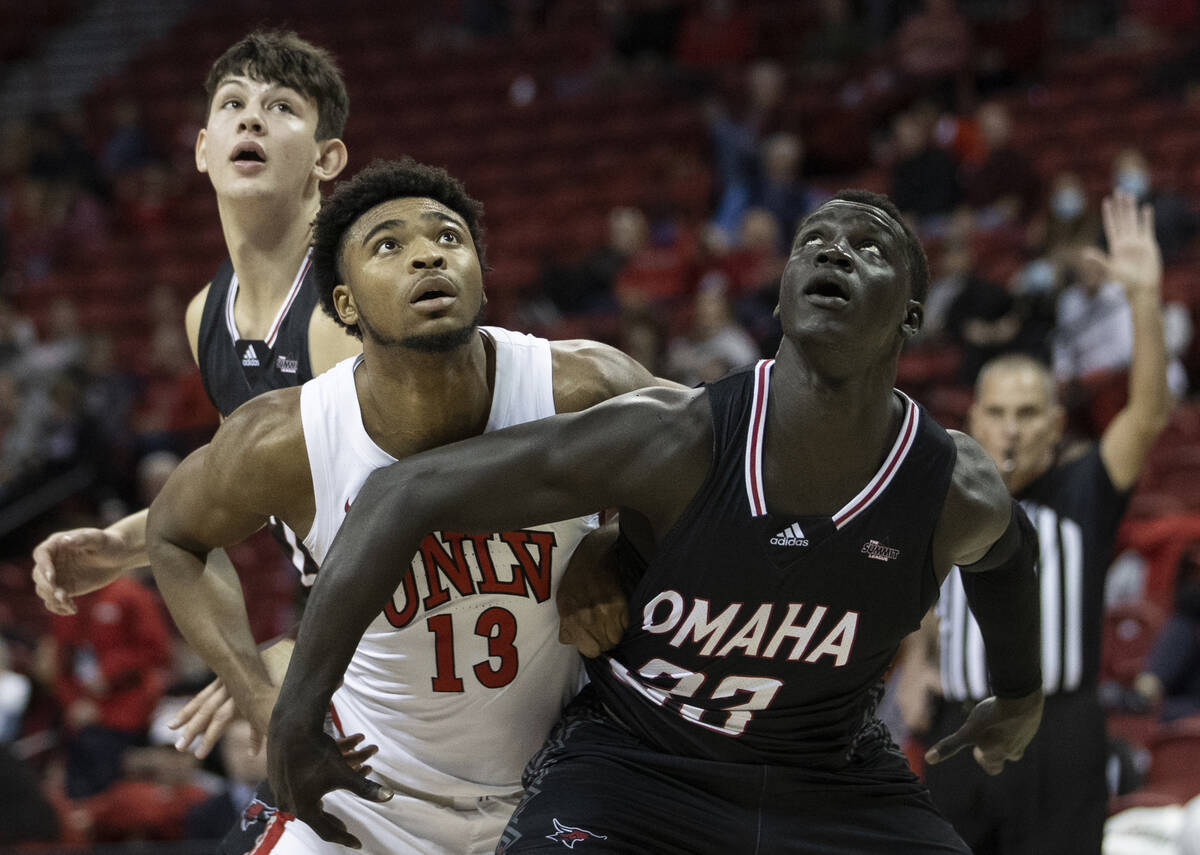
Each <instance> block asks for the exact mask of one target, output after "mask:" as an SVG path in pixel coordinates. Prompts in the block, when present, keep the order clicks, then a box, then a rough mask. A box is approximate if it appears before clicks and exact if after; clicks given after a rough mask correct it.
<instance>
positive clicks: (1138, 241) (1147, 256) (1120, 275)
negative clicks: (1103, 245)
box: [1084, 191, 1162, 299]
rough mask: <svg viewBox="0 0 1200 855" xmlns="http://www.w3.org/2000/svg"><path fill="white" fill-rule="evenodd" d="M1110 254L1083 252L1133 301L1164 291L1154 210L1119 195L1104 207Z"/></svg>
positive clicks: (1106, 238) (1121, 194)
mask: <svg viewBox="0 0 1200 855" xmlns="http://www.w3.org/2000/svg"><path fill="white" fill-rule="evenodd" d="M1101 213H1102V214H1103V218H1104V237H1105V240H1107V241H1108V254H1107V255H1106V254H1105V253H1103V252H1101V251H1100V250H1099V249H1094V248H1089V249H1086V250H1084V257H1085V259H1086V260H1088V261H1090V262H1093V263H1096V264H1099V265H1101V266H1102V267H1103V268H1104V271H1105V274H1106V275H1107V276H1108V278H1110V279H1113V280H1116V281H1117V282H1120V283H1121V284H1122V285H1123V286H1124V287H1125V294H1126V296H1128V297H1129V298H1130V299H1132V298H1133V297H1134V295H1136V294H1138V293H1142V292H1147V291H1148V292H1151V293H1153V294H1158V293H1159V292H1160V290H1161V288H1162V253H1161V252H1160V251H1159V248H1158V241H1157V240H1156V239H1155V237H1154V208H1152V207H1151V206H1150V205H1142V206H1141V208H1140V209H1139V208H1138V204H1137V200H1136V199H1134V198H1133V197H1132V196H1130V195H1129V194H1128V193H1123V192H1121V191H1117V192H1116V193H1114V194H1113V195H1112V196H1109V197H1107V198H1106V199H1105V200H1104V202H1103V204H1102V206H1101Z"/></svg>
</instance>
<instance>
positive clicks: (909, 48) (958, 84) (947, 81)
mask: <svg viewBox="0 0 1200 855" xmlns="http://www.w3.org/2000/svg"><path fill="white" fill-rule="evenodd" d="M892 46H893V49H894V51H895V55H896V63H897V65H898V66H899V68H900V70H901V72H902V73H903V74H904V76H905V78H906V80H905V84H906V86H907V87H908V88H909V89H910V90H911V91H912V93H913V94H915V95H932V96H934V97H936V98H937V99H938V100H939V101H940V103H941V104H942V106H944V107H951V108H952V107H955V106H957V107H959V108H960V109H965V108H966V107H967V106H968V105H969V104H970V101H971V94H972V85H971V84H972V81H971V29H970V26H969V25H968V24H967V19H966V18H965V17H964V16H963V14H962V13H961V12H959V11H958V9H957V8H955V3H954V0H925V2H924V3H923V4H922V8H921V10H920V11H918V12H916V13H914V14H912V15H910V16H909V17H908V18H907V19H906V20H905V21H904V23H902V24H901V25H900V29H899V30H898V31H897V32H896V35H895V37H894V41H893V45H892Z"/></svg>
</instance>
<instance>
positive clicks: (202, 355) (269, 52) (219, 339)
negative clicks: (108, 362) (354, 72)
mask: <svg viewBox="0 0 1200 855" xmlns="http://www.w3.org/2000/svg"><path fill="white" fill-rule="evenodd" d="M205 93H206V95H207V98H208V117H207V120H206V123H205V126H204V128H203V129H202V130H201V131H200V134H199V136H198V138H197V140H196V167H197V169H198V170H199V171H201V172H203V173H205V174H207V175H208V176H209V179H210V180H211V182H212V186H213V190H214V191H215V193H216V196H217V208H218V211H219V214H220V218H221V227H222V230H223V232H224V235H225V245H226V248H227V250H228V252H229V258H227V259H226V260H225V261H224V262H223V263H222V264H221V266H220V268H219V269H218V270H217V273H216V275H214V276H213V278H212V281H211V282H210V283H209V284H208V285H207V286H205V287H204V288H203V289H202V290H201V291H200V292H199V293H198V294H197V295H196V296H195V297H194V298H193V299H192V300H191V302H190V304H189V305H188V308H187V314H186V317H185V325H186V329H187V335H188V341H189V342H190V344H191V347H192V355H193V357H194V358H195V359H196V362H197V364H198V365H199V366H200V376H201V379H202V380H203V382H204V388H205V390H206V391H207V393H208V396H209V399H210V400H211V401H212V402H213V405H214V406H215V407H216V408H217V410H218V412H219V413H220V414H221V416H222V418H224V417H226V416H228V415H229V414H230V413H232V412H233V411H234V410H235V409H237V407H239V406H240V405H242V404H243V403H245V402H246V401H248V400H250V399H251V398H253V397H255V396H256V395H259V394H261V393H263V392H266V391H268V390H271V389H278V388H283V387H287V386H298V385H300V384H301V383H303V382H304V381H306V380H308V379H311V378H312V377H313V376H314V375H316V374H319V373H321V372H323V371H324V370H325V369H327V368H329V367H330V366H332V365H334V364H336V363H337V362H339V361H341V360H342V359H344V358H345V357H347V356H351V355H353V354H355V353H357V352H359V350H360V349H361V345H360V344H359V342H358V340H357V339H355V338H354V337H353V336H349V335H347V334H346V333H345V331H344V330H343V329H342V328H341V327H340V326H338V325H337V323H336V322H335V321H333V319H331V318H330V317H329V316H328V315H326V314H325V313H324V312H322V311H321V310H320V307H319V306H318V305H317V292H316V289H315V287H314V286H313V283H312V281H311V276H310V275H309V267H310V266H309V264H308V250H309V240H310V231H311V223H312V220H313V217H314V216H315V215H316V212H317V209H318V207H319V205H320V202H321V194H320V185H321V183H322V182H325V181H330V180H332V179H333V178H335V177H336V176H337V175H338V174H339V173H340V172H341V171H342V169H343V168H344V167H345V165H346V147H345V145H344V144H343V143H342V141H341V139H340V137H341V135H342V132H343V130H344V128H345V124H346V116H347V110H348V104H349V101H348V98H347V95H346V89H345V84H344V83H343V81H342V77H341V73H340V71H339V70H338V68H337V66H336V64H335V63H334V61H333V59H332V57H331V56H330V55H329V54H328V53H326V52H325V51H324V50H322V49H321V48H319V47H316V46H314V45H312V44H310V43H308V42H306V41H304V40H303V39H300V38H299V37H297V36H296V35H295V34H292V33H282V32H254V33H251V34H249V35H248V36H246V37H245V38H243V39H242V40H240V41H239V42H237V43H236V44H234V45H233V46H231V47H230V48H229V49H228V50H227V51H226V52H225V53H224V54H223V55H222V56H221V57H220V58H218V59H217V60H216V62H214V63H213V65H212V68H211V69H210V70H209V73H208V77H207V79H206V80H205ZM272 531H273V533H274V534H275V536H276V538H277V539H278V540H279V541H280V544H281V545H282V546H283V547H284V549H285V551H286V552H287V554H288V558H289V560H290V561H291V562H292V564H293V565H294V566H295V567H296V569H297V571H298V572H299V573H300V574H301V579H302V580H303V581H305V582H307V583H309V584H311V581H312V579H314V578H315V575H314V574H315V566H313V565H312V563H311V559H309V558H308V557H307V553H305V552H304V550H303V547H302V546H301V545H300V543H299V540H298V539H297V538H296V537H295V535H294V534H293V533H292V532H291V531H289V530H287V529H286V528H284V527H282V526H273V528H272ZM33 558H34V567H33V579H34V583H35V585H36V588H37V592H38V594H39V596H40V597H41V598H42V601H43V602H44V603H45V605H46V608H47V609H49V610H50V611H52V612H54V613H56V614H72V613H73V612H74V611H75V605H74V602H73V600H72V598H73V597H75V596H79V595H82V594H85V593H88V592H89V591H94V590H96V589H98V588H101V587H103V586H105V585H107V584H108V583H109V582H111V581H112V580H113V579H115V578H117V577H118V576H120V575H122V574H124V573H127V572H129V571H131V570H133V569H135V568H137V567H142V566H145V565H146V564H148V563H149V561H148V558H147V556H146V511H145V510H142V511H139V512H138V513H136V514H132V515H131V516H128V517H126V518H124V519H122V520H119V521H118V522H116V523H114V524H112V525H111V526H109V527H108V528H105V529H96V528H83V529H74V530H71V531H64V532H57V533H55V534H52V535H51V536H50V537H48V538H47V539H46V540H44V541H43V542H42V543H40V544H39V545H38V546H37V547H36V548H35V549H34V551H33ZM210 562H211V568H212V569H213V571H214V572H221V573H222V574H224V576H225V578H226V579H228V580H229V581H230V582H231V584H232V585H234V586H235V587H236V586H237V580H236V575H235V571H234V569H233V567H232V565H231V564H229V562H228V559H227V558H225V557H224V554H223V552H219V551H218V552H214V554H213V555H212V556H211V558H210ZM290 649H291V648H290V641H286V640H285V641H283V642H281V643H280V644H278V645H276V646H275V647H273V648H269V649H268V650H266V651H264V667H266V668H267V669H268V670H269V671H270V672H271V673H272V674H273V675H274V678H275V679H276V680H279V679H282V674H283V669H284V668H286V662H287V654H288V653H289V652H290ZM234 714H235V711H234V707H233V703H232V701H231V700H230V699H229V695H228V693H227V692H226V691H225V689H224V687H223V686H222V685H221V684H220V682H216V683H213V684H212V685H210V686H209V687H208V688H206V689H205V690H204V691H203V692H202V693H201V694H200V695H198V696H197V697H196V698H195V699H194V700H193V702H192V703H191V704H189V706H188V707H186V708H185V710H184V711H183V712H182V713H181V714H180V716H179V717H178V718H177V721H176V724H177V725H178V726H179V727H180V728H181V736H180V739H179V743H178V744H179V745H180V746H181V747H182V748H186V747H187V746H189V745H191V744H192V743H193V740H194V739H195V738H196V737H202V738H201V739H199V741H198V746H199V747H198V748H197V749H196V753H197V754H198V755H200V756H204V755H206V754H208V752H209V751H211V749H212V747H213V746H214V745H215V744H216V742H217V740H218V739H219V738H220V735H221V733H222V731H223V729H224V727H225V725H226V724H227V723H228V722H229V721H230V720H231V718H232V717H233V715H234ZM257 816H258V823H259V824H262V823H265V821H266V819H267V818H268V817H269V812H266V811H263V812H259V813H258V814H257ZM243 825H246V824H243ZM238 830H239V831H241V832H242V834H241V837H242V838H243V839H244V841H249V842H252V841H253V840H254V838H255V836H257V834H258V831H259V830H260V829H259V828H258V827H257V826H256V824H255V823H254V822H250V823H249V824H248V825H246V827H245V828H242V829H238ZM230 845H231V846H232V847H233V848H231V849H229V850H228V851H231V852H232V851H238V847H239V846H242V844H241V843H239V842H232V841H231V842H230ZM222 851H225V850H222ZM240 851H245V847H244V846H242V848H241V850H240Z"/></svg>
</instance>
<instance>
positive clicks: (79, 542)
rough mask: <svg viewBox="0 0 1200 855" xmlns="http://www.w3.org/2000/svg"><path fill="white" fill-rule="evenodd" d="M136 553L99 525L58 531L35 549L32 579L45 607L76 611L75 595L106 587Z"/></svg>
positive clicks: (57, 611) (66, 612) (68, 612)
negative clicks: (98, 526)
mask: <svg viewBox="0 0 1200 855" xmlns="http://www.w3.org/2000/svg"><path fill="white" fill-rule="evenodd" d="M135 554H136V553H135V552H134V551H133V550H132V549H131V548H130V547H129V545H128V544H127V543H126V542H125V541H124V540H123V539H122V538H121V537H119V536H118V535H115V534H112V533H110V532H108V531H105V530H104V529H99V528H76V529H71V530H70V531H60V532H55V533H54V534H52V535H50V536H49V537H48V538H46V539H45V540H43V541H42V542H41V543H39V544H38V545H37V546H36V547H34V549H33V573H32V575H33V583H34V587H35V588H36V589H37V595H38V596H39V597H41V600H42V603H43V604H45V606H46V608H47V609H48V610H49V611H51V612H53V613H54V614H56V615H73V614H75V611H76V607H75V600H74V598H75V597H78V596H82V595H83V594H88V593H91V592H92V591H96V590H99V589H100V588H103V587H104V586H105V585H107V584H108V583H110V582H112V581H113V580H115V579H117V578H118V577H119V576H120V575H121V574H122V573H123V572H124V571H125V570H126V569H128V568H129V567H130V561H131V560H133V557H134V555H135Z"/></svg>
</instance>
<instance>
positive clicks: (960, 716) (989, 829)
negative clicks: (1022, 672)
mask: <svg viewBox="0 0 1200 855" xmlns="http://www.w3.org/2000/svg"><path fill="white" fill-rule="evenodd" d="M966 714H967V709H966V708H965V707H964V706H963V705H962V704H955V703H943V704H942V705H941V709H940V710H939V713H938V715H937V716H936V718H935V720H934V724H933V731H932V732H931V734H930V735H929V737H928V742H929V744H930V745H932V744H933V743H934V742H935V741H937V740H938V739H942V738H943V737H945V736H948V735H950V734H951V733H953V732H954V731H955V730H957V729H958V728H959V726H961V725H962V723H963V722H964V721H965V720H966ZM1105 758H1106V742H1105V732H1104V713H1103V711H1102V710H1101V708H1100V704H1099V702H1098V701H1097V699H1096V693H1095V691H1094V690H1081V691H1078V692H1072V693H1069V694H1058V695H1050V696H1049V697H1047V698H1046V706H1045V708H1044V710H1043V712H1042V724H1041V726H1040V727H1039V728H1038V732H1037V734H1036V735H1035V736H1034V737H1033V741H1031V742H1030V743H1029V746H1028V747H1027V748H1026V749H1025V756H1023V757H1022V758H1021V759H1020V760H1019V761H1018V762H1016V763H1006V764H1005V766H1004V771H1003V772H1002V773H1001V774H999V775H996V776H992V775H988V774H987V773H985V772H984V771H983V770H982V769H980V768H979V764H978V763H976V762H975V760H974V758H972V757H971V752H970V750H969V749H963V751H962V752H961V753H960V754H956V755H955V756H954V757H952V758H950V759H949V760H947V761H945V762H943V763H939V764H938V765H936V766H928V767H926V769H925V779H926V781H927V782H928V783H929V789H930V792H931V793H932V795H933V800H934V802H936V804H937V806H938V807H939V808H940V809H941V811H942V812H943V813H944V814H945V815H946V816H947V817H948V818H949V819H950V821H951V822H952V823H954V827H955V828H956V829H957V830H958V833H959V834H961V835H962V836H963V839H964V840H966V841H967V843H968V844H969V845H970V846H971V850H972V851H973V852H974V853H975V855H1018V853H1019V855H1099V853H1100V845H1101V842H1102V839H1103V836H1104V818H1105V814H1106V811H1107V807H1108V787H1107V784H1106V783H1105V778H1104V767H1105Z"/></svg>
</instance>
